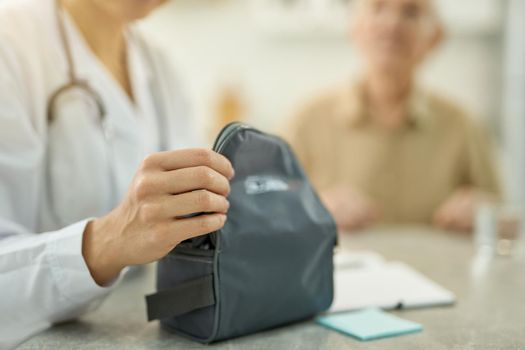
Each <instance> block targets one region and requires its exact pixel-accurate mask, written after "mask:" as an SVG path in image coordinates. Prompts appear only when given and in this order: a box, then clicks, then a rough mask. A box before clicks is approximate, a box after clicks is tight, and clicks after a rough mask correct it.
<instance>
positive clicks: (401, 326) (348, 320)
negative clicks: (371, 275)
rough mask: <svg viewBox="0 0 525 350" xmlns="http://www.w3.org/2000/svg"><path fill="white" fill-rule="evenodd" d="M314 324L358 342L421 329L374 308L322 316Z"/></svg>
mask: <svg viewBox="0 0 525 350" xmlns="http://www.w3.org/2000/svg"><path fill="white" fill-rule="evenodd" d="M316 322H317V323H319V324H320V325H323V326H325V327H327V328H330V329H333V330H336V331H338V332H341V333H344V334H347V335H350V336H352V337H354V338H357V339H359V340H373V339H379V338H386V337H393V336H397V335H402V334H408V333H414V332H419V331H421V330H422V329H423V327H422V326H421V325H420V324H419V323H415V322H411V321H407V320H403V319H402V318H399V317H396V316H394V315H390V314H388V313H386V312H384V311H382V310H380V309H376V308H370V309H364V310H359V311H352V312H343V313H337V314H333V315H328V316H322V317H319V318H317V320H316Z"/></svg>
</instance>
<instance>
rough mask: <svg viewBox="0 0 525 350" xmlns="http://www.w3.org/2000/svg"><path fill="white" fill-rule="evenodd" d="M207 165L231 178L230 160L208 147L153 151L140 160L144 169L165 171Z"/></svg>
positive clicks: (232, 171) (232, 173) (232, 172)
mask: <svg viewBox="0 0 525 350" xmlns="http://www.w3.org/2000/svg"><path fill="white" fill-rule="evenodd" d="M198 166H207V167H209V168H212V169H213V170H215V171H217V172H219V173H221V174H222V175H224V176H225V177H226V178H228V179H231V178H232V177H233V175H234V170H233V167H232V165H231V163H230V161H229V160H228V159H227V158H226V157H224V156H223V155H220V154H218V153H216V152H213V151H212V150H208V149H203V148H202V149H200V148H199V149H184V150H177V151H166V152H158V153H153V154H151V155H149V156H147V157H146V158H145V159H144V160H143V162H142V168H144V169H162V170H165V171H170V170H177V169H183V168H192V167H198Z"/></svg>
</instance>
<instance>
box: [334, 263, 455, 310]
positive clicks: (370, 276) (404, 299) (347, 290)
mask: <svg viewBox="0 0 525 350" xmlns="http://www.w3.org/2000/svg"><path fill="white" fill-rule="evenodd" d="M334 279H335V281H334V282H335V295H334V303H333V304H332V307H331V309H330V311H331V312H337V311H345V310H354V309H361V308H364V307H370V306H377V307H381V308H384V309H391V308H395V307H398V306H399V304H402V307H404V308H412V307H424V306H435V305H447V304H451V303H453V302H454V300H455V298H454V294H453V293H451V292H450V291H448V290H446V289H445V288H443V287H441V286H439V285H438V284H436V283H435V282H433V281H432V280H430V279H428V278H427V277H425V276H423V275H422V274H420V273H419V272H417V271H415V270H414V269H412V268H411V267H409V266H407V265H405V264H403V263H400V262H392V263H384V264H382V265H375V266H372V267H365V268H339V269H336V273H335V276H334Z"/></svg>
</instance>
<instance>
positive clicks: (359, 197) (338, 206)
mask: <svg viewBox="0 0 525 350" xmlns="http://www.w3.org/2000/svg"><path fill="white" fill-rule="evenodd" d="M320 196H321V199H322V201H323V202H324V204H325V205H326V207H327V208H328V210H329V211H330V212H331V213H332V216H333V217H334V219H335V222H336V223H337V227H338V228H339V230H341V231H349V230H356V229H362V228H365V227H367V226H369V225H371V224H373V223H374V222H375V221H376V220H377V219H378V218H379V211H378V210H377V208H376V206H375V205H374V203H372V201H371V200H370V199H369V198H367V197H366V196H365V195H363V194H361V193H359V192H357V191H355V190H353V189H351V188H349V187H346V186H336V187H333V188H330V189H328V190H326V191H323V192H322V193H321V195H320Z"/></svg>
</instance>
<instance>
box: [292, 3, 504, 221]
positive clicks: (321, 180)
mask: <svg viewBox="0 0 525 350" xmlns="http://www.w3.org/2000/svg"><path fill="white" fill-rule="evenodd" d="M356 6H357V7H356V12H355V13H356V14H355V17H354V21H353V28H352V38H353V40H354V42H355V44H356V46H357V47H358V49H359V50H360V52H361V54H362V56H363V58H364V62H365V64H364V69H363V71H362V72H363V74H362V77H361V78H360V79H359V80H358V82H357V83H354V84H350V83H347V84H344V85H343V86H342V87H338V88H336V89H334V90H333V91H330V92H329V93H326V94H324V95H323V96H320V97H319V98H317V99H315V100H314V101H312V102H310V103H309V104H308V105H307V106H305V107H304V108H303V109H302V110H301V111H300V113H299V115H298V116H297V117H296V118H295V119H294V122H293V126H292V129H291V133H290V134H289V135H290V136H291V143H292V145H293V146H294V148H295V150H296V152H297V153H298V155H299V158H300V159H301V160H302V161H303V164H304V165H305V168H306V170H307V172H308V173H309V175H310V177H311V179H312V181H313V182H314V184H315V185H316V186H317V187H318V189H319V190H320V191H321V197H322V198H323V200H324V201H325V203H326V205H327V207H328V208H329V209H330V210H331V212H332V213H333V215H334V217H335V220H336V222H337V224H338V226H339V228H340V229H342V230H352V229H356V228H361V227H363V226H367V225H369V224H371V223H373V222H375V221H376V220H381V221H382V222H388V223H407V222H410V223H434V224H435V225H437V226H440V227H443V228H446V229H453V230H462V231H466V230H470V229H471V228H472V221H473V214H474V211H475V207H476V205H477V204H478V203H479V202H480V201H483V200H490V199H496V198H498V197H499V196H500V188H499V184H498V179H497V175H496V171H495V167H494V164H493V160H492V155H491V149H490V145H489V141H488V139H487V138H486V137H485V135H484V134H483V133H482V132H481V130H480V129H479V128H478V127H477V126H476V125H474V123H473V122H472V120H470V119H469V117H468V116H467V113H465V111H463V110H462V109H461V108H459V107H458V106H456V105H455V104H453V103H451V102H450V101H448V100H446V99H444V98H441V97H438V96H437V95H435V94H433V93H431V92H428V91H425V90H423V89H422V88H420V87H417V86H416V84H415V76H416V71H417V68H418V67H419V66H420V64H421V63H422V62H423V61H424V59H425V57H426V56H427V55H428V54H429V53H430V52H431V51H432V49H434V48H435V47H436V46H437V45H438V44H439V42H440V41H441V39H442V36H443V30H442V27H441V23H440V21H439V18H438V16H437V14H436V12H435V9H434V4H433V3H432V1H431V0H360V1H359V2H358V3H357V5H356Z"/></svg>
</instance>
